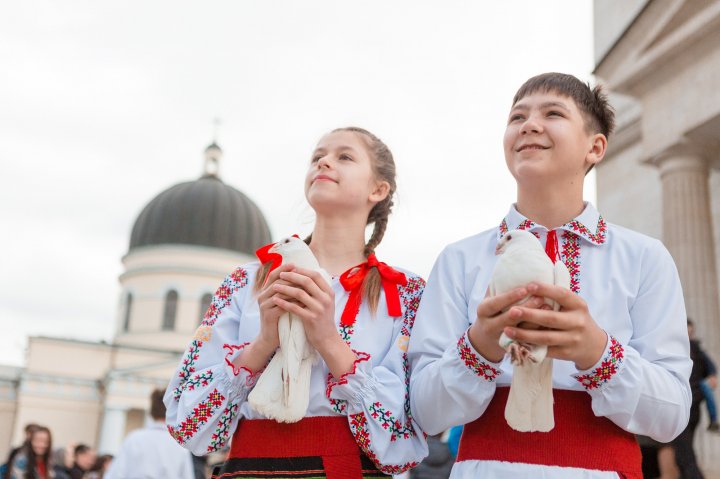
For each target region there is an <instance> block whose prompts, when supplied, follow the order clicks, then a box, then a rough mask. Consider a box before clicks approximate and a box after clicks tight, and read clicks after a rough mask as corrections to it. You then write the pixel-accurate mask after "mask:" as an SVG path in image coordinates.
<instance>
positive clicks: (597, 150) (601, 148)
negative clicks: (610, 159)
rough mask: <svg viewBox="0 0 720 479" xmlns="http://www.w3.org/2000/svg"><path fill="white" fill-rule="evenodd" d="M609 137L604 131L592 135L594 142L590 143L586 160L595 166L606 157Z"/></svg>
mask: <svg viewBox="0 0 720 479" xmlns="http://www.w3.org/2000/svg"><path fill="white" fill-rule="evenodd" d="M607 144H608V141H607V138H605V135H603V134H602V133H596V134H595V135H593V137H592V143H591V144H590V151H588V154H587V156H585V161H587V163H588V164H590V165H592V166H594V165H597V164H598V163H600V162H601V161H602V159H603V158H604V157H605V151H607Z"/></svg>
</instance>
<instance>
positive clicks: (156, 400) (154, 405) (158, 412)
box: [150, 389, 166, 420]
mask: <svg viewBox="0 0 720 479" xmlns="http://www.w3.org/2000/svg"><path fill="white" fill-rule="evenodd" d="M164 395H165V391H163V390H162V389H155V390H154V391H153V392H152V394H150V417H152V418H153V419H156V420H160V419H165V411H166V409H165V403H164V402H163V396H164Z"/></svg>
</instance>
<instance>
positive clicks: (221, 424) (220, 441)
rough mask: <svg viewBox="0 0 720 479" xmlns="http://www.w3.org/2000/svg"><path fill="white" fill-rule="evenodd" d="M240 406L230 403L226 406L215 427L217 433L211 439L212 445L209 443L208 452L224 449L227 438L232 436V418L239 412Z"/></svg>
mask: <svg viewBox="0 0 720 479" xmlns="http://www.w3.org/2000/svg"><path fill="white" fill-rule="evenodd" d="M238 408H239V405H238V404H230V405H229V406H228V407H226V408H225V409H224V410H223V412H222V414H221V415H220V420H219V421H218V423H217V427H216V428H215V433H214V434H213V435H212V438H211V439H210V445H208V448H207V452H209V453H210V452H215V451H218V450H220V449H222V448H223V447H224V446H225V444H226V443H227V440H228V439H229V438H230V427H231V426H232V420H233V418H234V417H235V415H236V414H237V410H238Z"/></svg>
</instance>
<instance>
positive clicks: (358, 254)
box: [310, 215, 367, 276]
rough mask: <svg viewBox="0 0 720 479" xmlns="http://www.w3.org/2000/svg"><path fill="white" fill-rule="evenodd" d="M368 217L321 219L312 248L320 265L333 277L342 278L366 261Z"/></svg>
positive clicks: (316, 223)
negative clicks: (343, 274) (345, 273)
mask: <svg viewBox="0 0 720 479" xmlns="http://www.w3.org/2000/svg"><path fill="white" fill-rule="evenodd" d="M365 218H367V215H364V217H363V216H360V217H357V218H353V217H349V218H348V217H345V218H341V217H337V216H335V217H332V218H326V217H321V216H318V218H317V220H316V222H315V228H314V229H313V233H312V240H311V241H310V249H311V250H312V252H313V254H314V255H315V257H316V258H317V260H318V262H319V263H320V266H322V267H323V269H325V271H327V272H328V273H329V274H330V275H332V276H338V275H340V274H342V273H344V272H345V271H347V270H348V269H349V268H351V267H352V266H355V265H356V264H360V263H362V262H364V261H365V260H366V258H365V255H364V250H365Z"/></svg>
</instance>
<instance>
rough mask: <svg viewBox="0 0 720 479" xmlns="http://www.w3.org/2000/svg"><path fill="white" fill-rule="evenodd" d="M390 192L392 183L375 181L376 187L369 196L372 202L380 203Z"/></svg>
mask: <svg viewBox="0 0 720 479" xmlns="http://www.w3.org/2000/svg"><path fill="white" fill-rule="evenodd" d="M389 194H390V183H388V182H387V181H384V180H381V181H377V182H376V183H375V189H374V190H373V191H372V193H370V197H369V198H368V199H369V200H370V202H372V203H380V202H381V201H382V200H384V199H385V198H387V196H388V195H389Z"/></svg>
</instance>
